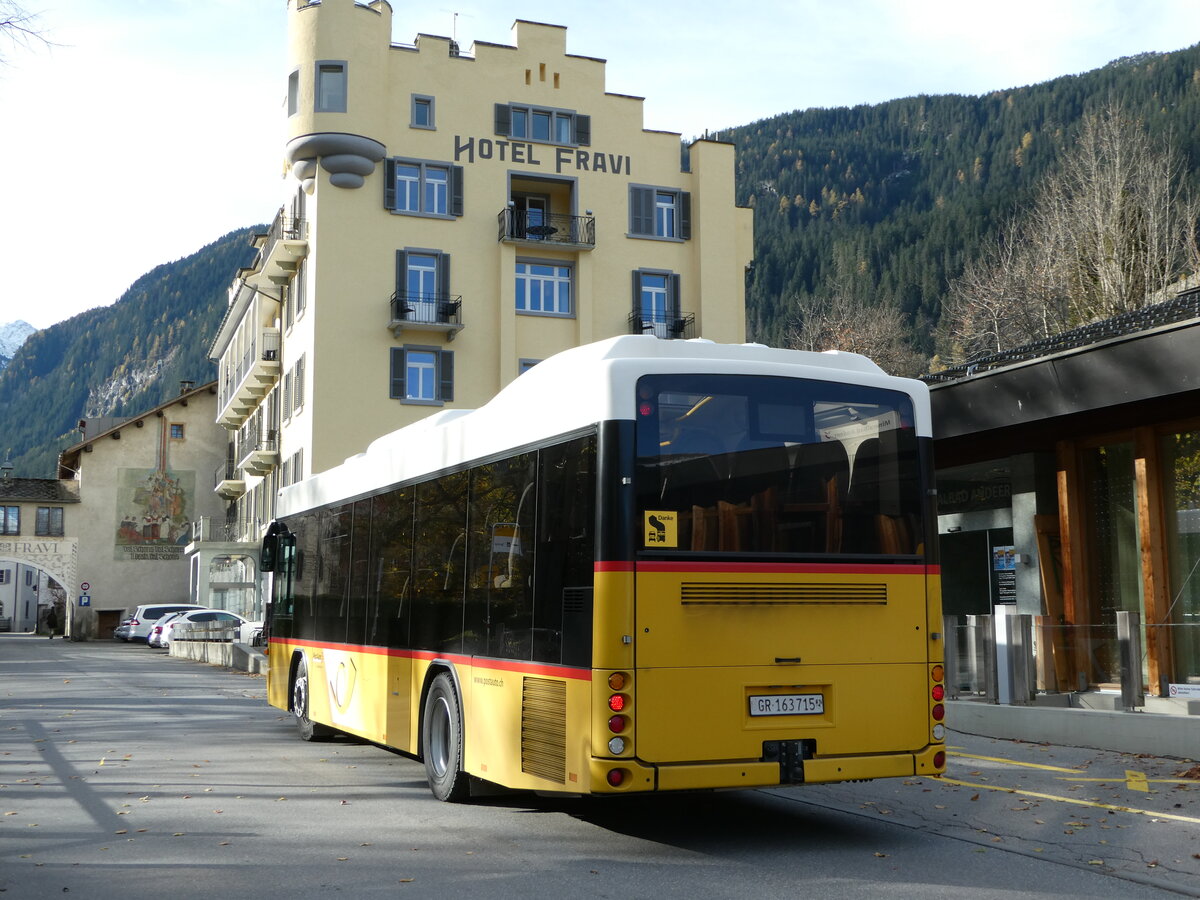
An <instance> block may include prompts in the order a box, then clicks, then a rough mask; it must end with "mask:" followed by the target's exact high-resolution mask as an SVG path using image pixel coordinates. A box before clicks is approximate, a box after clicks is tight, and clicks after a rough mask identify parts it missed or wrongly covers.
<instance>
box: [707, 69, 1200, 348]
mask: <svg viewBox="0 0 1200 900" xmlns="http://www.w3.org/2000/svg"><path fill="white" fill-rule="evenodd" d="M1114 103H1115V104H1118V105H1119V106H1120V107H1121V108H1122V109H1123V110H1124V111H1125V112H1126V113H1127V114H1128V115H1131V116H1133V117H1135V118H1138V119H1140V120H1142V122H1144V124H1145V125H1146V127H1147V128H1148V129H1149V131H1150V133H1151V134H1152V135H1154V136H1155V137H1157V138H1159V139H1161V140H1163V141H1169V142H1171V143H1172V144H1173V145H1174V147H1175V149H1176V151H1177V152H1178V153H1179V155H1180V157H1181V158H1182V160H1183V163H1184V167H1185V170H1186V174H1187V178H1188V180H1189V181H1190V182H1191V183H1192V184H1193V185H1195V184H1196V182H1197V166H1198V165H1200V46H1197V47H1192V48H1189V49H1186V50H1181V51H1178V52H1175V53H1166V54H1144V55H1141V56H1138V57H1131V58H1127V59H1122V60H1116V61H1114V62H1112V63H1110V64H1109V65H1107V66H1105V67H1104V68H1101V69H1097V70H1095V71H1092V72H1087V73H1084V74H1081V75H1070V76H1064V77H1062V78H1057V79H1054V80H1053V81H1049V82H1045V83H1042V84H1037V85H1031V86H1028V87H1020V88H1014V89H1011V90H1000V91H995V92H993V93H990V94H987V95H986V96H981V97H967V96H953V95H950V96H919V97H909V98H905V99H900V100H893V101H890V102H888V103H882V104H878V105H874V106H865V105H864V106H856V107H854V108H838V109H810V110H804V111H796V112H791V113H785V114H783V115H779V116H775V117H773V118H770V119H764V120H762V121H759V122H754V123H752V124H750V125H745V126H742V127H738V128H733V129H730V130H728V131H724V132H722V133H721V135H720V136H721V137H722V138H725V139H729V140H732V141H734V143H735V144H736V145H737V148H738V161H737V184H738V187H737V195H738V201H739V203H743V204H748V205H752V206H753V207H754V209H755V266H754V272H753V277H752V280H751V282H750V286H749V295H748V298H747V306H748V310H747V316H748V326H749V331H750V334H751V336H752V337H753V338H754V339H756V340H760V341H764V342H766V343H772V344H778V343H782V342H783V341H784V338H785V333H786V329H787V326H788V323H789V320H791V319H792V318H793V317H794V316H795V314H796V312H797V311H798V310H803V309H805V308H808V307H810V306H811V305H812V304H813V303H814V301H815V300H816V298H819V297H822V296H830V295H833V296H846V297H857V298H860V299H865V300H867V301H868V302H869V303H871V304H882V305H885V306H892V307H895V308H898V309H900V310H901V312H902V313H903V316H904V320H905V322H906V323H907V324H908V326H909V328H910V337H911V339H912V341H913V342H914V346H915V347H916V349H918V350H920V351H921V352H922V353H923V354H924V355H925V356H926V357H929V356H931V355H932V354H934V353H935V352H936V351H937V349H938V347H937V325H938V321H939V318H940V315H941V306H942V300H943V298H944V296H945V293H946V290H947V285H948V283H949V281H950V280H951V279H953V278H954V277H956V276H958V275H959V274H960V273H961V272H962V269H963V266H964V264H965V262H966V261H967V260H968V259H970V258H972V257H973V256H975V255H976V254H978V253H979V250H980V247H981V245H982V243H983V242H984V241H985V240H987V239H989V238H991V237H993V236H994V235H995V233H996V230H997V228H999V227H1000V226H1001V225H1002V224H1003V223H1004V222H1005V221H1006V220H1007V219H1008V218H1009V217H1010V216H1011V215H1013V214H1014V213H1019V212H1020V211H1021V210H1023V209H1025V208H1027V207H1028V206H1029V205H1030V204H1031V202H1032V198H1033V195H1034V193H1035V191H1036V189H1037V186H1038V183H1039V181H1040V180H1041V179H1042V178H1043V177H1044V176H1045V175H1046V174H1047V173H1048V172H1050V171H1051V170H1052V168H1053V166H1054V164H1055V161H1056V159H1057V158H1058V156H1059V154H1060V152H1061V151H1062V150H1063V149H1065V148H1066V147H1068V146H1069V145H1070V144H1071V142H1072V141H1073V138H1074V136H1075V134H1076V132H1077V130H1078V127H1079V124H1080V120H1081V119H1082V117H1083V116H1084V115H1086V114H1090V113H1095V112H1098V111H1099V110H1100V109H1102V108H1103V107H1105V106H1106V105H1110V104H1114Z"/></svg>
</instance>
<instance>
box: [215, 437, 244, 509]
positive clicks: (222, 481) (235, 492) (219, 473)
mask: <svg viewBox="0 0 1200 900" xmlns="http://www.w3.org/2000/svg"><path fill="white" fill-rule="evenodd" d="M230 450H231V451H232V452H236V451H235V450H234V448H233V445H230ZM213 491H215V492H216V493H217V494H220V495H221V496H222V497H224V498H225V499H227V500H235V499H237V498H238V497H240V496H242V494H244V493H246V481H245V479H244V478H243V476H242V472H241V470H240V469H239V468H238V467H237V464H236V463H235V462H234V461H233V460H232V459H227V460H226V461H225V462H223V463H221V464H220V465H219V466H217V469H216V471H215V472H213Z"/></svg>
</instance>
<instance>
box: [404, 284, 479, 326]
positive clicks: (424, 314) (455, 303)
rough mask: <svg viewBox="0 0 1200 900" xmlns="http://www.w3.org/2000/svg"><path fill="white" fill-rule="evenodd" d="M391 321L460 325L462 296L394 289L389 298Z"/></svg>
mask: <svg viewBox="0 0 1200 900" xmlns="http://www.w3.org/2000/svg"><path fill="white" fill-rule="evenodd" d="M389 306H390V308H391V311H392V321H393V322H408V323H411V324H420V325H461V324H462V296H461V295H459V294H454V295H451V294H415V293H410V292H408V291H396V292H395V293H394V294H392V296H391V299H390V300H389Z"/></svg>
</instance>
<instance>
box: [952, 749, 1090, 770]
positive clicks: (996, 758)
mask: <svg viewBox="0 0 1200 900" xmlns="http://www.w3.org/2000/svg"><path fill="white" fill-rule="evenodd" d="M946 755H947V756H957V757H959V758H960V759H982V760H984V761H985V762H996V763H1003V764H1004V765H1006V766H1024V767H1025V768H1027V769H1044V770H1046V771H1047V772H1078V771H1080V769H1079V768H1078V767H1076V768H1074V769H1066V768H1063V767H1062V766H1044V765H1042V764H1041V763H1027V762H1017V761H1016V760H1014V759H1004V758H1002V757H999V756H975V755H974V754H973V753H948V754H946Z"/></svg>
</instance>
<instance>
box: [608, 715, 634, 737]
mask: <svg viewBox="0 0 1200 900" xmlns="http://www.w3.org/2000/svg"><path fill="white" fill-rule="evenodd" d="M628 724H629V720H628V719H626V718H625V717H624V716H613V717H612V718H611V719H609V720H608V730H609V731H611V732H612V733H613V734H620V733H621V732H622V731H624V730H625V726H626V725H628Z"/></svg>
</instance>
